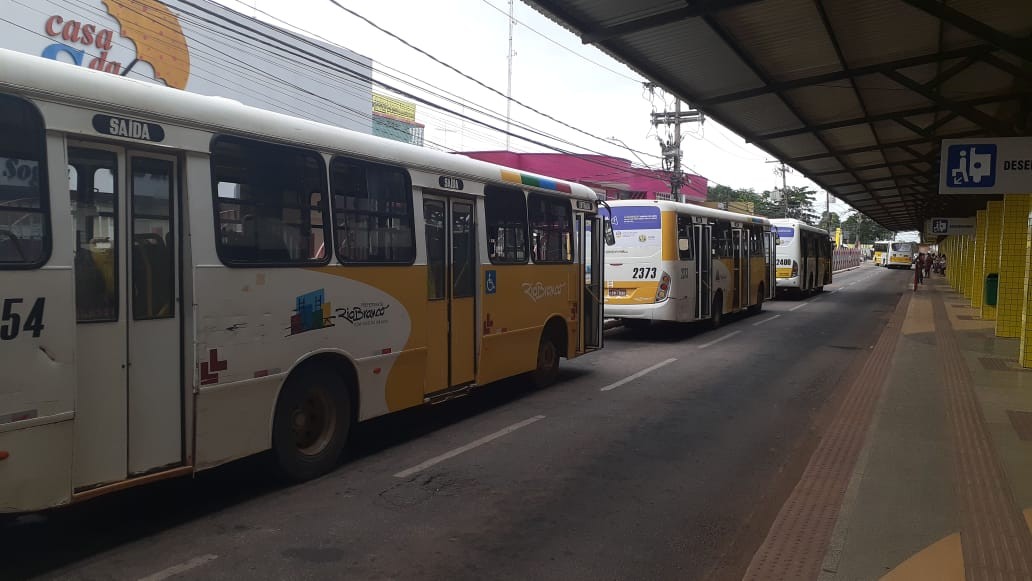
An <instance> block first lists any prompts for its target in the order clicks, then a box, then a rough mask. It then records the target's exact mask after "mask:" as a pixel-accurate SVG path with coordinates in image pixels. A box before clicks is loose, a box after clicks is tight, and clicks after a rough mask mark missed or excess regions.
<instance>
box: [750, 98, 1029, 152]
mask: <svg viewBox="0 0 1032 581" xmlns="http://www.w3.org/2000/svg"><path fill="white" fill-rule="evenodd" d="M1024 95H1025V93H1024V91H1019V92H1016V93H1010V94H1006V95H989V96H986V97H980V98H978V99H969V100H966V101H954V103H955V104H956V105H958V106H962V107H975V106H978V105H987V104H989V103H997V102H1000V101H1008V100H1011V99H1017V98H1020V97H1022V96H1024ZM940 107H941V106H940V105H928V106H925V107H916V108H914V109H907V110H904V111H892V112H889V113H880V114H878V115H869V116H867V117H857V118H854V119H844V120H842V121H831V122H828V123H822V124H819V125H807V126H804V127H800V128H799V129H789V130H786V131H776V132H774V133H763V134H760V135H756V136H754V137H753V139H752V140H753V141H767V140H771V139H780V138H782V137H792V136H794V135H802V134H804V133H812V132H814V131H827V130H829V129H840V128H842V127H852V126H853V125H864V124H867V123H876V122H878V121H894V120H896V119H897V118H900V117H912V116H914V115H924V114H926V113H934V112H935V111H936V110H938V109H939V108H940ZM961 114H963V113H961ZM983 115H984V113H983ZM921 141H927V140H925V139H923V140H921ZM874 149H875V150H877V149H881V148H880V147H874Z"/></svg>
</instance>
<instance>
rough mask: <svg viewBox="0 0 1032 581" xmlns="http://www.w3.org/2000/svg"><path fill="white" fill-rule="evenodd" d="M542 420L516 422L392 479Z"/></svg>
mask: <svg viewBox="0 0 1032 581" xmlns="http://www.w3.org/2000/svg"><path fill="white" fill-rule="evenodd" d="M543 419H545V416H534V417H532V418H527V419H525V420H523V421H522V422H516V423H515V424H513V425H511V426H508V427H505V428H502V429H500V430H498V431H497V432H495V433H493V434H488V435H486V436H484V437H483V438H480V439H477V440H473V441H472V442H470V443H468V444H466V445H465V446H459V447H458V448H455V449H453V450H449V451H447V452H445V453H444V454H441V455H440V456H434V457H433V458H431V459H429V460H427V461H426V462H422V463H420V464H416V465H415V466H413V467H412V468H407V469H405V470H402V471H401V472H398V473H397V474H395V475H394V477H395V478H408V477H409V476H412V475H413V474H415V473H417V472H422V471H423V470H426V469H427V468H429V467H431V466H433V465H434V464H439V463H441V462H444V461H445V460H448V459H449V458H454V457H456V456H458V455H459V454H462V453H464V452H469V451H470V450H472V449H473V448H476V447H478V446H483V445H484V444H486V443H488V442H490V441H492V440H497V439H498V438H501V437H502V436H505V435H507V434H511V433H513V432H515V431H516V430H518V429H520V428H525V427H527V426H529V425H530V424H533V423H534V422H536V421H538V420H543Z"/></svg>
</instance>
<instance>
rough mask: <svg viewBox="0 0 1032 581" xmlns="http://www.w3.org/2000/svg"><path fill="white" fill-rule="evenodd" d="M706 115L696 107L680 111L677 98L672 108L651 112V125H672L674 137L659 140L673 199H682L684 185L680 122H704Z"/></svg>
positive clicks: (647, 86) (647, 85)
mask: <svg viewBox="0 0 1032 581" xmlns="http://www.w3.org/2000/svg"><path fill="white" fill-rule="evenodd" d="M645 87H646V88H647V89H655V87H656V86H655V85H654V84H652V83H645ZM705 121H706V116H705V115H703V114H702V112H700V111H698V110H696V109H688V110H687V111H683V112H682V111H681V100H680V99H677V100H676V103H675V105H674V110H673V111H672V112H671V111H663V112H661V113H653V114H652V124H653V125H656V126H658V125H673V126H674V138H673V140H671V141H663V140H662V139H660V140H659V145H660V148H661V150H662V153H663V169H664V170H666V171H668V172H669V173H670V195H671V196H672V197H673V199H674V200H675V201H678V202H681V201H684V200H682V198H681V186H682V185H684V174H683V172H682V171H681V124H682V123H700V124H701V123H704V122H705Z"/></svg>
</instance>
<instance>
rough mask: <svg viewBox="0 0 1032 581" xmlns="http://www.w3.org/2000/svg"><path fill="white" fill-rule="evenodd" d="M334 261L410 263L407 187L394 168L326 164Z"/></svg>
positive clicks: (413, 252)
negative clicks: (333, 221)
mask: <svg viewBox="0 0 1032 581" xmlns="http://www.w3.org/2000/svg"><path fill="white" fill-rule="evenodd" d="M330 184H331V186H332V188H333V207H334V212H335V213H336V228H337V258H338V260H340V261H341V262H342V263H344V264H355V263H374V264H377V263H378V264H412V262H413V261H414V260H415V258H416V246H415V236H414V234H413V232H414V225H413V222H412V186H411V183H410V181H409V176H408V172H407V171H405V170H404V169H402V168H400V167H393V166H389V165H380V164H374V163H365V162H360V161H356V160H353V159H347V158H343V157H336V158H334V159H333V161H332V162H330Z"/></svg>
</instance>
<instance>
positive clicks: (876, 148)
mask: <svg viewBox="0 0 1032 581" xmlns="http://www.w3.org/2000/svg"><path fill="white" fill-rule="evenodd" d="M981 133H982V130H981V129H973V130H969V131H963V132H960V133H951V134H948V135H939V136H937V137H936V139H962V138H964V137H972V136H974V135H980V134H981ZM923 143H930V141H929V140H928V139H927V138H924V137H922V138H918V139H907V140H903V141H887V142H885V143H883V144H882V145H881V146H877V145H865V146H863V147H853V148H850V149H838V150H832V151H829V152H827V153H814V154H810V155H803V156H800V157H790V158H785V162H786V163H787V162H789V161H792V162H802V161H814V160H818V159H824V158H826V157H835V156H836V155H852V154H854V153H869V152H872V151H881V150H882V149H891V148H893V147H900V148H902V147H906V146H908V145H921V144H923Z"/></svg>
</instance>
